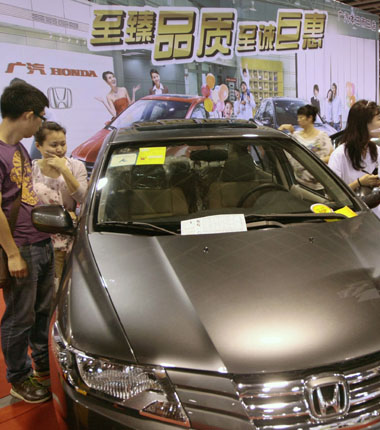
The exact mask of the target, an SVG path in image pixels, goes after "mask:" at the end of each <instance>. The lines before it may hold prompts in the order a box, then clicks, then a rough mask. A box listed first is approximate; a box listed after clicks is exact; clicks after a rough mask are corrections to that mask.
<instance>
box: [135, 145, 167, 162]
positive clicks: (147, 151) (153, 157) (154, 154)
mask: <svg viewBox="0 0 380 430" xmlns="http://www.w3.org/2000/svg"><path fill="white" fill-rule="evenodd" d="M165 156H166V147H164V146H159V147H157V148H140V151H139V156H138V157H137V162H136V165H138V166H141V165H143V164H164V163H165Z"/></svg>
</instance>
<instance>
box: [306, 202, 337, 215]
mask: <svg viewBox="0 0 380 430" xmlns="http://www.w3.org/2000/svg"><path fill="white" fill-rule="evenodd" d="M310 209H311V211H312V212H314V213H315V214H328V213H332V212H334V211H333V210H332V209H331V208H330V207H329V206H327V205H324V204H323V203H315V204H314V205H311V206H310Z"/></svg>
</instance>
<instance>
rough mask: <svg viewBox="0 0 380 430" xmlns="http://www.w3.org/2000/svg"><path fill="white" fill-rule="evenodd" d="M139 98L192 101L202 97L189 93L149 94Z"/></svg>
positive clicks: (202, 98) (199, 99)
mask: <svg viewBox="0 0 380 430" xmlns="http://www.w3.org/2000/svg"><path fill="white" fill-rule="evenodd" d="M139 100H172V101H180V102H190V103H192V102H194V101H201V100H204V97H203V96H198V95H189V94H151V95H149V96H145V97H141V99H139Z"/></svg>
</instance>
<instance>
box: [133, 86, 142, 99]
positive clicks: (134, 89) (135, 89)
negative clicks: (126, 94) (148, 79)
mask: <svg viewBox="0 0 380 430" xmlns="http://www.w3.org/2000/svg"><path fill="white" fill-rule="evenodd" d="M140 88H141V85H140V84H138V85H136V86H135V87H133V90H132V103H134V102H135V99H136V91H138V90H139V89H140Z"/></svg>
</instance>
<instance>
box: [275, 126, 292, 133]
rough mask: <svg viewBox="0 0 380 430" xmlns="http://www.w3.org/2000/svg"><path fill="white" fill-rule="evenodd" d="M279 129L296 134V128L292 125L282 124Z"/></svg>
mask: <svg viewBox="0 0 380 430" xmlns="http://www.w3.org/2000/svg"><path fill="white" fill-rule="evenodd" d="M278 129H279V130H280V131H284V130H286V131H289V132H290V133H292V134H293V133H294V127H293V126H292V124H282V125H280V127H278Z"/></svg>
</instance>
